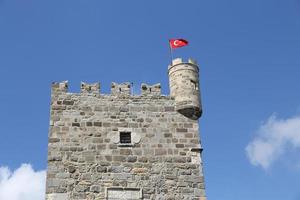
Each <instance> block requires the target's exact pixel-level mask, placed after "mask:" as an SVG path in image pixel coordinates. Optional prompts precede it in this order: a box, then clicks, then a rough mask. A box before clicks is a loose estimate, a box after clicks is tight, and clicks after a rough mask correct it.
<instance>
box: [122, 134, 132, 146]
mask: <svg viewBox="0 0 300 200" xmlns="http://www.w3.org/2000/svg"><path fill="white" fill-rule="evenodd" d="M120 143H121V144H131V132H120Z"/></svg>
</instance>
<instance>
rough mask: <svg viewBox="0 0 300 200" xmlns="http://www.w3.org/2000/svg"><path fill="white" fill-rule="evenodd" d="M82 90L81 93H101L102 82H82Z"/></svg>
mask: <svg viewBox="0 0 300 200" xmlns="http://www.w3.org/2000/svg"><path fill="white" fill-rule="evenodd" d="M80 92H81V93H92V94H100V83H98V82H97V83H91V84H88V83H85V82H81V85H80Z"/></svg>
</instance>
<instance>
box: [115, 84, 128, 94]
mask: <svg viewBox="0 0 300 200" xmlns="http://www.w3.org/2000/svg"><path fill="white" fill-rule="evenodd" d="M111 95H131V84H130V83H129V82H125V83H120V84H118V83H115V82H112V83H111Z"/></svg>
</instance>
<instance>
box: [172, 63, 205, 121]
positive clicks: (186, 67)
mask: <svg viewBox="0 0 300 200" xmlns="http://www.w3.org/2000/svg"><path fill="white" fill-rule="evenodd" d="M169 82H170V95H171V96H172V97H174V98H175V108H176V111H177V112H179V113H181V114H182V115H184V116H186V117H188V118H191V119H194V120H196V119H198V118H199V117H201V114H202V106H201V99H200V88H199V67H198V65H197V63H196V61H194V60H192V59H189V60H188V62H184V61H183V60H182V59H181V58H176V59H174V60H173V61H172V64H171V65H169Z"/></svg>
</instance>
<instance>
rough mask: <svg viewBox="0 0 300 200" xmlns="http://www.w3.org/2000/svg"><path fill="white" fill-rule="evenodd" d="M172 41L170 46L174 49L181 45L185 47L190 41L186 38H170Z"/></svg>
mask: <svg viewBox="0 0 300 200" xmlns="http://www.w3.org/2000/svg"><path fill="white" fill-rule="evenodd" d="M169 42H170V47H171V48H172V49H176V48H179V47H184V46H186V45H188V43H189V42H188V41H186V40H184V39H171V40H169Z"/></svg>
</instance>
